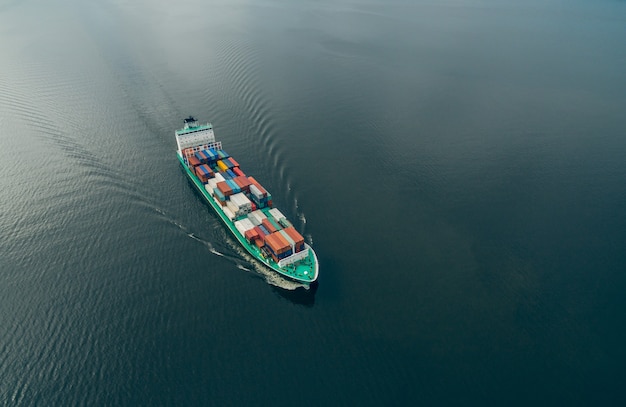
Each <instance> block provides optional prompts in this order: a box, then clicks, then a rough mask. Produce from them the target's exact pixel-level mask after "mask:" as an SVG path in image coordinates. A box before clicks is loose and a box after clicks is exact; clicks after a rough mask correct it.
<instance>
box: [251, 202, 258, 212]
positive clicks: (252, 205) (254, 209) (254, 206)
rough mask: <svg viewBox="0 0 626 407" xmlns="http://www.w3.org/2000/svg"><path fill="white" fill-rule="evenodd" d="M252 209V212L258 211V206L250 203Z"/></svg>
mask: <svg viewBox="0 0 626 407" xmlns="http://www.w3.org/2000/svg"><path fill="white" fill-rule="evenodd" d="M250 208H252V212H254V211H256V209H257V208H256V204H255V203H254V202H250Z"/></svg>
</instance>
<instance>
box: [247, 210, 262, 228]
mask: <svg viewBox="0 0 626 407" xmlns="http://www.w3.org/2000/svg"><path fill="white" fill-rule="evenodd" d="M248 219H249V220H250V222H252V224H253V225H254V226H259V225H260V224H261V222H259V220H258V219H257V218H256V217H255V216H254V215H252V214H251V213H249V214H248Z"/></svg>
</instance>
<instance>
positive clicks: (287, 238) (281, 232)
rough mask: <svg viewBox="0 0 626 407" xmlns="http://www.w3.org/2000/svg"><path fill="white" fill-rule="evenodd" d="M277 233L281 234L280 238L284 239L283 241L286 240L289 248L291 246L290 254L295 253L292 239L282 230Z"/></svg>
mask: <svg viewBox="0 0 626 407" xmlns="http://www.w3.org/2000/svg"><path fill="white" fill-rule="evenodd" d="M278 232H279V233H280V234H281V236H282V237H284V238H285V240H287V242H288V243H289V246H291V252H292V253H295V252H296V242H294V241H293V239H292V238H291V237H290V236H289V235H288V234H287V232H285V231H284V230H282V229H281V230H279V231H278Z"/></svg>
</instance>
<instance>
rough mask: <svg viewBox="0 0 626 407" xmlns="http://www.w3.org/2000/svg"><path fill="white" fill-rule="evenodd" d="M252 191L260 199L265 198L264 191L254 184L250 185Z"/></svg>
mask: <svg viewBox="0 0 626 407" xmlns="http://www.w3.org/2000/svg"><path fill="white" fill-rule="evenodd" d="M250 192H251V193H252V194H253V195H254V196H255V197H256V198H257V199H259V200H260V199H261V198H263V193H262V192H261V190H259V188H257V187H256V185H254V184H251V185H250Z"/></svg>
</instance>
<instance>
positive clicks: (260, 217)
mask: <svg viewBox="0 0 626 407" xmlns="http://www.w3.org/2000/svg"><path fill="white" fill-rule="evenodd" d="M250 215H252V216H253V217H254V218H255V219H256V220H257V222H258V224H257V226H258V225H260V224H261V222H263V219H265V218H267V216H265V214H264V213H263V212H262V211H261V210H260V209H257V210H256V211H254V212H252V213H250ZM253 222H254V221H253Z"/></svg>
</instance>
